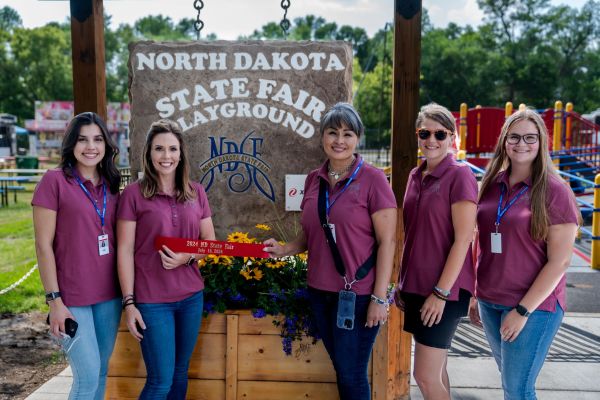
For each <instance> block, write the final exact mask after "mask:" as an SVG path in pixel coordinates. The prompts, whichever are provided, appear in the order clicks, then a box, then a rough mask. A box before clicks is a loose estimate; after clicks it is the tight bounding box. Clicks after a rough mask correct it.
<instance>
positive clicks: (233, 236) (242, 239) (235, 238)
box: [227, 232, 250, 243]
mask: <svg viewBox="0 0 600 400" xmlns="http://www.w3.org/2000/svg"><path fill="white" fill-rule="evenodd" d="M248 240H250V239H249V238H248V233H244V232H233V233H230V234H229V235H227V241H228V242H234V243H249V242H248Z"/></svg>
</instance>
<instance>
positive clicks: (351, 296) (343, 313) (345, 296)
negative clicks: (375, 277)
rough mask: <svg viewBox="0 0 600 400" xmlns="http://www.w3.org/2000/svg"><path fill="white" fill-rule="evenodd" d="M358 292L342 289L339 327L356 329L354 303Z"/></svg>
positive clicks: (339, 302) (339, 304) (338, 318)
mask: <svg viewBox="0 0 600 400" xmlns="http://www.w3.org/2000/svg"><path fill="white" fill-rule="evenodd" d="M355 303H356V293H354V292H351V291H349V290H340V294H339V299H338V309H337V327H338V328H340V329H346V330H349V331H351V330H352V329H354V305H355Z"/></svg>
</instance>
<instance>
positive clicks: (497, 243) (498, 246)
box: [490, 185, 529, 254]
mask: <svg viewBox="0 0 600 400" xmlns="http://www.w3.org/2000/svg"><path fill="white" fill-rule="evenodd" d="M528 189H529V186H527V185H525V187H523V188H522V189H521V190H520V191H519V193H517V195H516V196H515V197H513V198H512V199H511V200H510V201H509V202H508V204H506V206H505V207H504V208H502V200H503V199H504V194H505V193H506V186H505V185H502V189H501V190H500V199H499V200H498V209H497V211H496V222H495V223H494V225H495V228H496V231H495V232H492V233H491V235H490V236H491V237H490V239H491V250H492V253H494V254H502V234H501V233H500V232H498V228H499V227H500V221H501V220H502V217H503V216H504V214H506V212H507V211H508V210H509V208H511V207H512V206H513V205H514V204H515V203H516V202H517V200H519V198H520V197H521V196H523V195H524V194H525V192H526V191H527V190H528Z"/></svg>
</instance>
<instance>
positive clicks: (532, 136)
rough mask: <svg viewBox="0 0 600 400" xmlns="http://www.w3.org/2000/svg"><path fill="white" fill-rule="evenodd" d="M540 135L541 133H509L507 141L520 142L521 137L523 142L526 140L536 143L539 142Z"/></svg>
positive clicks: (509, 142)
mask: <svg viewBox="0 0 600 400" xmlns="http://www.w3.org/2000/svg"><path fill="white" fill-rule="evenodd" d="M539 136H540V134H539V133H526V134H524V135H519V134H517V133H509V134H508V135H506V143H508V144H519V142H520V141H521V139H523V142H525V143H526V144H534V143H537V141H538V137H539Z"/></svg>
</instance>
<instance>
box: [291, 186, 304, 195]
mask: <svg viewBox="0 0 600 400" xmlns="http://www.w3.org/2000/svg"><path fill="white" fill-rule="evenodd" d="M298 192H300V194H301V195H303V194H304V190H298V189H296V188H291V189H290V191H289V192H288V196H290V197H294V196H296V195H297V194H298Z"/></svg>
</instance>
